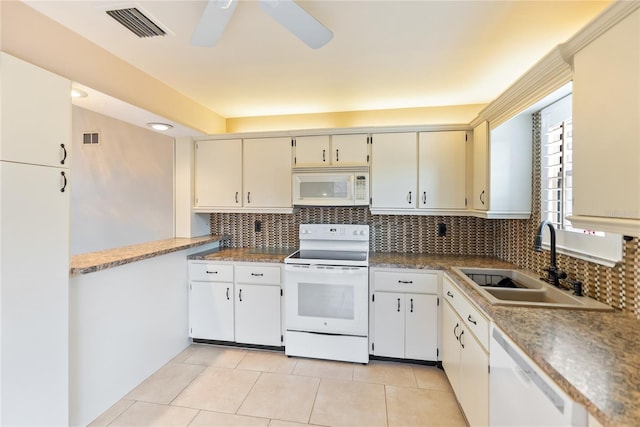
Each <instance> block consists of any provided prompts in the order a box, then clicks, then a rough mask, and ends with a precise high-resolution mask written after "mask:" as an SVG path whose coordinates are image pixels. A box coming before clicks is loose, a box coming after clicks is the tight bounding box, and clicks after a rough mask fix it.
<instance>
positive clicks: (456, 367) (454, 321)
mask: <svg viewBox="0 0 640 427" xmlns="http://www.w3.org/2000/svg"><path fill="white" fill-rule="evenodd" d="M461 332H462V321H461V320H460V318H459V317H458V315H457V314H456V312H455V311H454V309H453V308H452V307H451V305H450V304H449V303H448V302H444V303H443V304H442V367H443V368H444V372H445V373H446V374H447V378H449V383H451V388H452V389H453V391H454V393H455V394H456V396H458V399H459V398H460V344H459V342H458V336H459V334H460V333H461Z"/></svg>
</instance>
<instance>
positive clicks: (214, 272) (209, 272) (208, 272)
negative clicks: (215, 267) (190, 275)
mask: <svg viewBox="0 0 640 427" xmlns="http://www.w3.org/2000/svg"><path fill="white" fill-rule="evenodd" d="M206 273H207V274H218V272H217V271H209V270H207V271H206Z"/></svg>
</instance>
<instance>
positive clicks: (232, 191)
mask: <svg viewBox="0 0 640 427" xmlns="http://www.w3.org/2000/svg"><path fill="white" fill-rule="evenodd" d="M195 174H196V176H195V183H196V200H195V202H196V206H201V207H206V206H213V207H241V206H242V140H240V139H227V140H212V141H199V142H197V143H196V172H195Z"/></svg>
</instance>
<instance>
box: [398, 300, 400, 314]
mask: <svg viewBox="0 0 640 427" xmlns="http://www.w3.org/2000/svg"><path fill="white" fill-rule="evenodd" d="M398 313H400V298H398Z"/></svg>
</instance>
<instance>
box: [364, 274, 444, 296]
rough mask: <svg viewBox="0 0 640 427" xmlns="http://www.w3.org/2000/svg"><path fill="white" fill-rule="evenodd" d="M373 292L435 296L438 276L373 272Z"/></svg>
mask: <svg viewBox="0 0 640 427" xmlns="http://www.w3.org/2000/svg"><path fill="white" fill-rule="evenodd" d="M373 284H374V290H376V291H391V292H416V293H427V294H437V293H438V274H437V273H417V272H395V271H393V272H392V271H375V272H374V273H373Z"/></svg>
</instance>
